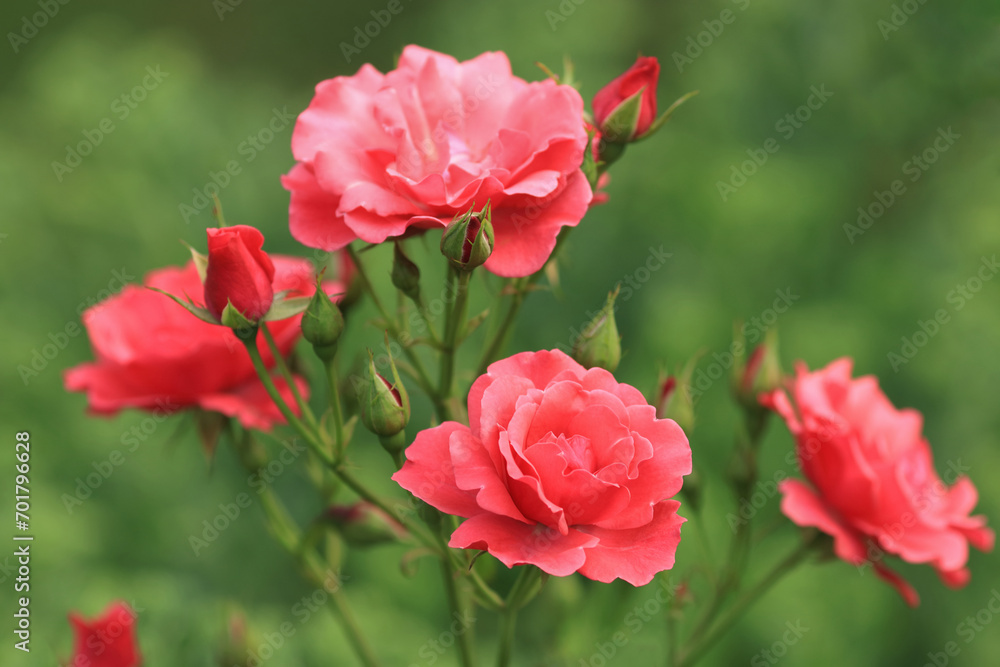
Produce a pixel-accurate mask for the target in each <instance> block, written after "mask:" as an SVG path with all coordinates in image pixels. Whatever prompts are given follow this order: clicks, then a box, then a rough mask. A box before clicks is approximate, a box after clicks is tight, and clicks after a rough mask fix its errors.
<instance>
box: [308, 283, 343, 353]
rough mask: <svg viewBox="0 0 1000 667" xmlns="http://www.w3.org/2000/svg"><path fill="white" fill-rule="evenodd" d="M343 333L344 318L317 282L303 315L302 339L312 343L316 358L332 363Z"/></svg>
mask: <svg viewBox="0 0 1000 667" xmlns="http://www.w3.org/2000/svg"><path fill="white" fill-rule="evenodd" d="M343 332H344V316H343V315H342V314H341V312H340V309H339V308H337V304H335V303H334V302H333V300H332V299H331V298H330V297H329V296H327V295H326V293H325V292H324V291H323V286H322V285H321V284H320V283H319V282H318V281H317V283H316V291H315V292H314V293H313V296H312V299H311V300H310V301H309V306H308V307H307V308H306V310H305V312H304V313H302V337H303V338H305V339H306V340H307V341H309V342H310V343H312V346H313V351H315V352H316V356H318V357H319V358H320V359H322V360H323V361H330V359H333V357H334V355H335V354H336V353H337V341H338V340H340V335H341V334H342V333H343Z"/></svg>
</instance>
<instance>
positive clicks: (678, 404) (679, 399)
mask: <svg viewBox="0 0 1000 667" xmlns="http://www.w3.org/2000/svg"><path fill="white" fill-rule="evenodd" d="M686 370H687V369H685V372H686ZM689 381H690V373H688V374H687V377H685V375H684V372H682V373H681V377H680V378H678V377H676V376H673V375H668V376H667V377H666V378H665V379H664V380H662V381H661V382H660V389H659V393H658V396H657V397H656V403H654V405H655V406H656V418H657V419H673V420H674V421H675V422H677V425H678V426H680V427H681V428H682V429H683V430H684V432H685V433H689V432H690V431H691V430H692V429H693V428H694V403H693V401H692V400H691V390H690V384H689Z"/></svg>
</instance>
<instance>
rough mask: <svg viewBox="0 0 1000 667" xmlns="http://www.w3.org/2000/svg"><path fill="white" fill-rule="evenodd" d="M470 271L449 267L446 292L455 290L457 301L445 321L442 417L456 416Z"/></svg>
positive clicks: (442, 349) (442, 346)
mask: <svg viewBox="0 0 1000 667" xmlns="http://www.w3.org/2000/svg"><path fill="white" fill-rule="evenodd" d="M471 276H472V273H471V272H470V271H459V270H457V269H454V268H452V267H448V278H447V284H446V287H445V293H446V294H450V293H451V292H453V291H454V293H455V301H454V303H453V304H452V307H451V310H450V311H449V312H448V320H447V322H446V323H445V330H444V340H443V341H442V343H441V375H440V378H439V380H438V397H439V398H440V400H441V403H442V406H441V407H442V408H444V413H443V414H441V415H440V416H441V418H442V419H444V420H450V419H453V418H454V412H455V411H454V409H453V407H452V405H451V404H452V402H453V397H452V395H451V393H452V389H453V386H454V380H455V353H456V351H457V350H458V340H459V338H460V337H461V335H462V329H463V328H464V327H465V317H466V313H467V312H468V306H469V278H470V277H471Z"/></svg>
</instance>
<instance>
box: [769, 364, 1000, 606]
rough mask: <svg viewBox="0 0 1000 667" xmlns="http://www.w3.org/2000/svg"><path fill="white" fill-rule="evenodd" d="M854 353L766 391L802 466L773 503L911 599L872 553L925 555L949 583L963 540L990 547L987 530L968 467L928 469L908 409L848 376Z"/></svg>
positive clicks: (962, 558) (959, 569)
mask: <svg viewBox="0 0 1000 667" xmlns="http://www.w3.org/2000/svg"><path fill="white" fill-rule="evenodd" d="M852 365H853V362H852V361H851V360H850V359H848V358H844V359H838V360H837V361H834V362H833V363H831V364H830V365H829V366H827V367H826V368H824V369H823V370H820V371H815V372H813V373H810V372H809V370H808V369H807V368H806V367H805V365H804V364H801V363H800V364H799V365H798V367H797V368H796V377H795V379H794V380H793V381H792V383H791V387H790V391H791V395H792V398H793V399H794V401H795V404H794V407H793V404H792V402H791V400H789V396H788V394H787V393H786V392H785V391H784V390H776V391H774V392H772V393H770V394H765V395H764V396H763V397H762V399H761V402H762V403H764V404H765V405H767V406H769V407H771V408H772V409H774V410H775V411H777V412H778V413H779V414H780V415H781V416H782V417H784V419H785V422H786V423H787V424H788V428H789V430H790V431H791V432H792V435H794V436H795V440H796V443H797V447H796V449H797V452H798V458H799V462H800V464H801V466H802V471H803V473H804V474H805V476H806V477H807V478H808V479H809V481H810V482H811V483H812V486H809V485H807V484H804V483H803V482H800V481H798V480H787V481H785V482H784V483H782V485H781V492H782V494H783V498H782V502H781V510H782V511H783V512H784V513H785V514H786V515H787V516H788V517H789V518H790V519H791V520H792V521H794V522H795V523H797V524H799V525H800V526H815V527H816V528H819V529H820V530H822V531H823V532H825V533H828V534H829V535H831V536H833V539H834V551H835V552H836V554H837V555H838V556H839V557H840V558H843V559H844V560H846V561H848V562H849V563H852V564H854V565H859V566H865V565H872V566H873V567H874V569H875V572H876V573H878V575H879V576H880V577H882V578H883V579H885V580H886V581H888V582H889V583H890V584H892V585H893V586H895V587H896V589H897V590H899V592H900V594H902V596H903V598H904V599H905V600H906V601H907V603H909V604H910V605H914V606H915V605H916V604H917V603H918V602H919V597H918V596H917V593H916V591H914V590H913V588H912V587H911V586H910V585H909V584H908V583H907V582H906V581H905V580H904V579H903V578H902V577H900V576H899V575H898V574H896V573H895V572H893V571H892V570H890V569H889V568H888V567H886V565H885V564H884V563H882V562H881V559H882V556H883V555H884V553H891V554H896V555H898V556H899V557H900V558H902V559H903V560H905V561H908V562H910V563H930V564H931V565H933V566H934V568H935V569H936V570H937V572H938V574H939V575H940V576H941V579H942V580H943V581H944V582H945V583H946V584H948V585H949V586H952V587H955V588H957V587H961V586H964V585H965V584H966V583H968V581H969V571H968V569H966V567H965V564H966V561H967V560H968V557H969V544H972V545H973V546H974V547H976V548H977V549H980V550H983V551H989V550H990V549H992V548H993V539H994V535H993V531H992V530H990V529H989V528H987V527H986V518H985V517H983V516H969V514H970V512H971V511H972V508H973V507H975V505H976V501H977V498H978V494H977V492H976V487H975V486H973V485H972V482H971V481H969V478H968V477H964V476H962V477H958V478H957V479H955V480H954V485H953V486H951V487H950V488H948V487H946V486H945V485H944V483H943V482H942V481H941V479H940V478H939V477H938V475H937V473H936V472H935V471H934V462H933V460H932V458H931V450H930V445H929V444H928V443H927V441H926V440H925V439H924V438H923V436H922V435H921V428H922V426H923V418H922V417H921V415H920V413H919V412H917V411H916V410H911V409H905V410H897V409H896V408H895V407H893V405H892V404H891V403H890V402H889V399H888V398H886V396H885V394H883V393H882V391H881V389H879V386H878V380H877V379H875V378H874V377H872V376H866V377H861V378H857V379H851V367H852Z"/></svg>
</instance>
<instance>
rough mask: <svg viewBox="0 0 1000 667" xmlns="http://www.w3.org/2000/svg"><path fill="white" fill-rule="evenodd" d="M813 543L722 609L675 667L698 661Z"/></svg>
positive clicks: (801, 559) (802, 546)
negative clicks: (708, 629)
mask: <svg viewBox="0 0 1000 667" xmlns="http://www.w3.org/2000/svg"><path fill="white" fill-rule="evenodd" d="M813 546H814V544H813V540H806V541H803V542H802V543H801V544H799V545H798V547H796V549H795V550H794V551H793V552H792V553H791V554H789V555H788V556H787V557H786V558H785V559H784V560H782V561H781V562H780V563H778V564H777V565H776V566H775V567H774V568H773V569H772V570H771V571H770V572H768V573H767V575H765V576H764V578H763V579H761V580H760V581H759V582H758V583H757V584H756V585H755V586H754V587H753V588H751V589H750V590H748V591H746V592H745V593H744V594H743V595H742V596H741V597H740V598H739V599H737V600H736V602H734V603H733V605H732V606H731V607H730V608H729V609H728V610H726V613H725V614H723V615H722V616H721V617H720V618H719V620H718V622H716V623H715V625H714V626H713V627H712V629H711V631H710V632H708V633H706V634H705V635H704V636H702V637H701V638H700V639H698V640H694V639H692V642H691V645H690V646H689V647H688V648H687V649H686V650H685V651H684V652H683V653H682V654H681V658H680V661H679V662H678V663H677V667H690V666H691V665H694V664H695V663H696V662H697V661H698V660H700V659H701V658H702V657H703V656H704V654H705V653H707V652H708V651H709V649H711V648H712V647H713V646H715V645H716V643H718V641H719V639H720V638H721V637H722V635H724V634H725V633H726V632H728V631H729V629H730V628H731V627H732V626H733V624H735V623H736V621H738V620H739V619H740V617H741V616H742V615H743V614H744V613H745V612H746V611H747V609H749V608H750V607H751V606H752V605H753V603H754V602H756V601H757V600H758V599H760V597H761V596H762V595H764V593H766V592H767V591H769V590H770V589H771V588H772V587H773V586H774V585H775V584H776V583H778V582H779V581H780V580H781V579H782V578H783V577H784V576H785V575H786V574H788V573H789V572H791V571H792V570H794V569H795V568H796V566H798V565H799V564H801V563H802V562H804V561H805V560H806V558H807V557H808V556H809V554H810V553H811V551H812V549H813Z"/></svg>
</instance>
